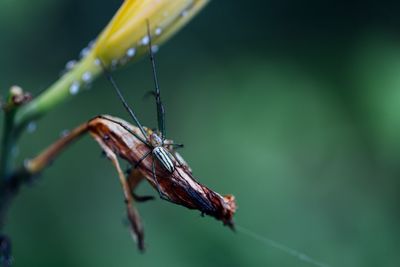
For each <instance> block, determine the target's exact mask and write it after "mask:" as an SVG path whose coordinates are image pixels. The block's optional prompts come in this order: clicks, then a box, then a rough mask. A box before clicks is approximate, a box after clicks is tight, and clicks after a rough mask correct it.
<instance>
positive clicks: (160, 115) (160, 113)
mask: <svg viewBox="0 0 400 267" xmlns="http://www.w3.org/2000/svg"><path fill="white" fill-rule="evenodd" d="M147 36H148V37H149V55H150V61H151V68H152V70H153V80H154V95H155V97H156V104H157V121H158V130H159V131H160V132H161V139H162V140H163V142H164V139H165V110H164V106H163V104H162V102H161V94H160V86H159V85H158V78H157V71H156V60H155V58H154V53H153V50H152V44H151V34H150V23H149V20H147Z"/></svg>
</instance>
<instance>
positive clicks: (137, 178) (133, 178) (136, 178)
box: [128, 168, 154, 202]
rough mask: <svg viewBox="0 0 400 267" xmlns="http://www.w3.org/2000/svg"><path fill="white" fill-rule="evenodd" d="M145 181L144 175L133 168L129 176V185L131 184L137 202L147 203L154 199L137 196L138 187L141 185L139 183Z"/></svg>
mask: <svg viewBox="0 0 400 267" xmlns="http://www.w3.org/2000/svg"><path fill="white" fill-rule="evenodd" d="M143 179H144V177H143V175H142V174H141V173H140V172H139V171H138V170H137V169H133V168H132V170H131V172H130V174H129V176H128V184H129V188H130V191H131V194H132V197H133V199H134V200H135V201H136V202H145V201H148V200H153V199H154V197H153V196H138V195H136V194H135V192H134V191H135V189H136V187H137V186H138V185H139V183H140V182H141V181H143Z"/></svg>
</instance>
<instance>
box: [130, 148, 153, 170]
mask: <svg viewBox="0 0 400 267" xmlns="http://www.w3.org/2000/svg"><path fill="white" fill-rule="evenodd" d="M151 152H152V151H151V150H150V151H149V152H147V153H146V154H144V155H143V156H142V157H141V158H140V159H139V160H138V161H137V162H136V164H135V166H134V167H133V169H136V168H137V167H138V166H139V165H140V163H142V161H143V160H144V159H145V158H147V157H148V156H149V155H150V154H151Z"/></svg>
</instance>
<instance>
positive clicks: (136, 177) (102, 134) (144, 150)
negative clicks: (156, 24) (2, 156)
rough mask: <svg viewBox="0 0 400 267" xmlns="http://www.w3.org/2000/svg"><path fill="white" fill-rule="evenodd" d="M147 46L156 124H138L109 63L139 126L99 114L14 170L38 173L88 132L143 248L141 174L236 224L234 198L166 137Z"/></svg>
mask: <svg viewBox="0 0 400 267" xmlns="http://www.w3.org/2000/svg"><path fill="white" fill-rule="evenodd" d="M147 25H148V24H147ZM147 29H148V35H149V37H150V30H149V29H150V27H149V26H148V27H147ZM149 47H150V59H151V63H152V70H153V77H154V82H155V93H154V95H155V98H156V104H157V119H158V130H156V131H152V130H151V129H149V128H146V127H143V126H142V125H141V124H140V122H139V120H138V119H137V117H136V115H135V113H134V112H133V110H132V109H131V108H130V107H129V106H128V104H127V103H126V101H125V99H124V97H123V96H122V94H121V91H120V90H119V88H118V86H117V85H116V83H115V80H114V79H113V77H112V76H111V75H110V73H109V72H108V71H107V69H104V71H105V74H106V76H107V78H108V79H109V80H110V82H111V83H112V85H113V87H114V88H115V90H116V92H117V94H118V96H119V98H120V99H121V101H122V103H123V105H124V107H125V109H126V110H127V111H128V112H129V114H130V115H131V117H132V118H133V120H134V122H135V123H136V125H137V126H133V125H131V124H129V123H128V122H126V121H124V120H122V119H119V118H116V117H112V116H109V115H100V116H97V117H95V118H93V119H91V120H89V121H87V122H85V123H83V124H82V125H80V126H78V127H77V128H75V129H74V130H72V131H71V132H69V133H68V134H67V135H65V136H63V137H61V138H60V139H59V140H57V141H56V142H55V143H53V144H52V145H51V146H49V147H48V148H47V149H45V150H44V151H43V152H42V153H40V154H39V155H38V156H36V157H35V158H33V159H31V160H27V161H25V164H24V166H23V168H21V170H20V171H19V172H17V173H16V174H15V175H16V176H17V177H27V179H29V177H32V176H34V175H36V174H38V173H40V172H41V171H42V170H43V169H44V168H45V167H47V166H48V165H50V163H52V162H53V161H54V159H55V158H56V157H57V156H58V155H59V154H60V153H61V152H62V151H63V150H64V149H66V148H67V147H68V146H69V145H70V144H71V143H72V142H74V141H75V140H77V139H78V138H79V137H81V136H83V135H84V134H86V133H89V134H90V135H91V136H92V137H93V138H94V139H95V140H96V141H97V143H98V144H99V145H100V147H101V148H102V149H103V151H104V153H105V155H106V156H107V158H108V159H109V160H110V161H111V163H112V164H113V165H114V167H115V169H116V170H117V173H118V177H119V180H120V183H121V186H122V189H123V193H124V200H125V204H126V212H127V217H128V220H129V222H130V224H129V225H130V229H131V232H132V236H133V237H134V239H135V240H137V244H138V247H139V249H140V250H144V231H143V226H142V223H141V220H140V216H139V212H138V211H137V209H136V207H135V205H134V203H135V202H142V201H146V200H149V199H151V198H152V197H148V196H137V195H136V194H135V192H134V191H135V189H136V188H137V186H138V184H139V183H140V182H141V181H143V180H147V181H148V182H149V183H150V184H151V185H152V186H153V187H154V188H156V189H157V191H158V193H159V195H160V197H161V198H163V199H165V200H168V201H169V202H172V203H175V204H178V205H182V206H184V207H187V208H189V209H197V210H199V211H200V212H201V213H202V214H207V215H210V216H212V217H214V218H216V219H217V220H221V221H222V222H223V223H224V224H225V225H227V226H229V227H231V228H233V225H234V224H233V215H234V213H235V211H236V203H235V198H234V197H233V196H232V195H226V196H221V195H220V194H218V193H216V192H214V191H212V190H211V189H209V188H208V187H206V186H204V185H202V184H200V183H199V182H197V181H196V180H195V178H194V177H193V175H192V171H191V169H190V167H189V165H188V164H187V163H186V162H185V161H184V159H183V158H182V157H181V156H180V154H179V153H178V152H177V151H176V149H177V148H179V147H182V145H180V144H175V143H174V142H173V141H172V140H169V139H166V138H165V120H164V116H165V111H164V107H163V105H162V103H161V97H160V90H159V86H158V81H157V76H156V71H155V61H154V55H153V54H152V51H151V41H150V46H149ZM119 158H120V159H123V160H125V161H127V162H128V163H129V164H130V165H131V171H130V172H129V174H128V176H126V175H125V173H124V171H123V170H122V168H121V166H120V163H119V160H118V159H119Z"/></svg>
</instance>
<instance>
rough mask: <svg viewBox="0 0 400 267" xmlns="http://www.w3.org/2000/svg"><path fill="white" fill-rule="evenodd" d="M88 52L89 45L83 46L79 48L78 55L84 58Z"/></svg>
mask: <svg viewBox="0 0 400 267" xmlns="http://www.w3.org/2000/svg"><path fill="white" fill-rule="evenodd" d="M89 52H90V48H89V47H85V48H83V49H82V50H81V52H80V53H79V57H80V58H84V57H86V56H87V55H88V54H89Z"/></svg>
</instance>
